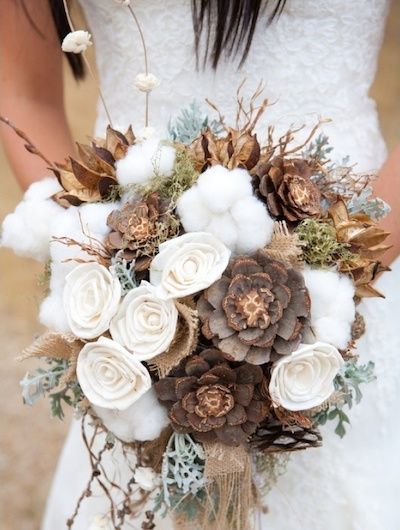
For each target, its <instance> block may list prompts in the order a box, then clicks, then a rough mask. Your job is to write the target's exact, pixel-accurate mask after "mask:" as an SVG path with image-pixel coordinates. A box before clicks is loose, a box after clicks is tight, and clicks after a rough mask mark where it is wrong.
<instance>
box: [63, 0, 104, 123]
mask: <svg viewBox="0 0 400 530" xmlns="http://www.w3.org/2000/svg"><path fill="white" fill-rule="evenodd" d="M63 4H64V11H65V15H66V17H67V20H68V25H69V27H70V29H71V31H75V27H74V23H73V22H72V18H71V14H70V11H69V7H68V1H67V0H63ZM82 58H83V61H84V62H85V65H86V68H87V69H88V72H89V75H90V76H91V78H92V79H93V81H94V82H95V84H96V86H97V90H98V91H99V96H100V99H101V102H102V104H103V107H104V110H105V112H106V115H107V119H108V121H109V123H110V125H111V127H112V126H113V124H112V120H111V115H110V112H109V110H108V107H107V104H106V100H105V98H104V94H103V91H102V90H101V86H100V82H99V81H98V79H97V77H96V75H95V74H94V72H93V68H92V66H91V64H90V62H89V60H88V58H87V57H86V55H85V53H84V52H82Z"/></svg>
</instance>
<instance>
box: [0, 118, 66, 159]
mask: <svg viewBox="0 0 400 530" xmlns="http://www.w3.org/2000/svg"><path fill="white" fill-rule="evenodd" d="M0 122H2V123H4V124H5V125H7V126H8V127H10V128H11V129H12V130H13V131H14V132H15V134H17V136H19V137H20V138H22V140H24V142H26V143H25V149H26V150H27V151H28V152H29V153H31V154H33V155H36V156H38V157H39V158H41V159H42V160H43V161H44V162H46V164H47V165H48V166H49V168H50V169H53V170H56V169H57V168H56V166H55V164H54V163H53V162H50V160H49V159H48V158H47V157H46V156H45V155H44V154H43V153H42V152H41V151H40V150H39V149H38V148H37V147H36V146H35V144H34V143H33V142H32V141H31V139H30V138H29V137H28V136H27V134H25V133H24V131H21V129H18V127H16V126H15V125H14V124H13V123H12V122H11V121H10V120H9V119H8V118H5V117H4V116H0Z"/></svg>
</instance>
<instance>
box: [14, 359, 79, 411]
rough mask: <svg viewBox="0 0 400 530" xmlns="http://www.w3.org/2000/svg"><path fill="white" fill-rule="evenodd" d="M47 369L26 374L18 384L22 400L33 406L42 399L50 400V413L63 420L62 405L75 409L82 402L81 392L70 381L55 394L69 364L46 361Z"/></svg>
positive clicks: (66, 362) (75, 384) (53, 360)
mask: <svg viewBox="0 0 400 530" xmlns="http://www.w3.org/2000/svg"><path fill="white" fill-rule="evenodd" d="M46 362H47V365H48V366H47V368H37V369H36V371H35V372H34V373H33V374H30V373H27V374H26V375H25V377H24V378H23V379H22V381H21V382H20V385H21V386H22V399H23V401H24V403H25V404H27V405H30V406H33V405H35V403H37V401H38V400H39V399H41V398H43V397H46V396H48V397H49V399H50V406H51V413H52V415H53V416H54V417H57V418H59V419H60V420H62V419H63V418H64V411H63V404H65V405H68V406H70V407H73V408H75V407H76V406H77V405H78V403H79V402H80V401H81V400H82V398H83V394H82V390H81V388H80V386H79V384H78V382H77V381H71V382H69V383H67V384H66V385H65V387H64V388H60V389H58V390H57V392H55V390H56V389H57V387H58V386H59V383H60V380H61V377H62V376H63V375H64V374H65V373H66V371H67V370H68V368H69V362H68V361H67V360H61V359H50V358H49V359H46Z"/></svg>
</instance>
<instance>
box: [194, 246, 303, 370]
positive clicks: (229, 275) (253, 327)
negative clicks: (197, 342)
mask: <svg viewBox="0 0 400 530" xmlns="http://www.w3.org/2000/svg"><path fill="white" fill-rule="evenodd" d="M197 309H198V311H199V316H200V319H201V321H202V323H203V327H202V332H203V335H204V336H205V337H206V338H207V339H212V340H213V343H214V345H215V346H216V347H218V349H220V350H221V351H222V352H223V354H224V355H225V357H226V358H227V359H229V360H231V361H243V360H246V361H247V362H249V363H251V364H264V363H267V362H268V361H270V359H271V356H273V357H276V356H279V355H287V354H289V353H291V352H293V351H294V350H295V349H296V348H297V347H298V345H299V344H300V342H301V339H302V336H303V333H304V331H305V328H306V326H308V323H309V317H310V297H309V295H308V291H307V289H306V287H305V285H304V278H303V276H302V274H300V273H299V272H297V271H296V270H294V269H292V268H290V267H287V266H286V265H284V264H283V263H281V262H279V261H275V260H272V259H270V258H268V257H267V255H266V254H265V253H264V252H263V251H261V250H260V251H258V252H256V253H255V254H254V255H253V256H239V257H237V258H235V259H233V260H232V261H231V263H230V264H229V266H228V268H227V270H226V271H225V273H224V275H223V276H222V278H221V279H220V280H219V281H217V282H216V283H215V284H213V285H212V286H211V287H209V288H208V289H207V290H206V291H204V293H203V294H202V296H201V297H200V298H199V301H198V305H197Z"/></svg>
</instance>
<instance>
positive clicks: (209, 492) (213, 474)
mask: <svg viewBox="0 0 400 530" xmlns="http://www.w3.org/2000/svg"><path fill="white" fill-rule="evenodd" d="M203 447H204V452H205V456H206V461H205V469H204V476H205V478H206V479H207V485H206V500H205V502H204V506H203V507H202V508H203V511H202V514H201V516H200V517H198V518H197V519H196V520H195V521H192V520H190V521H188V520H187V519H186V518H185V517H184V516H183V515H182V514H175V515H174V525H175V528H176V529H177V530H189V529H190V530H194V529H198V530H248V529H249V528H251V526H252V525H251V515H252V512H254V509H255V508H256V506H257V496H256V494H255V489H254V487H253V482H252V473H251V471H252V464H251V456H250V454H249V453H247V451H246V450H245V448H244V447H242V446H240V447H230V446H228V445H224V444H221V443H204V444H203Z"/></svg>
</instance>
